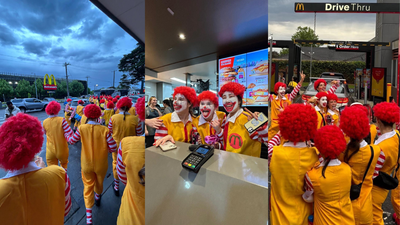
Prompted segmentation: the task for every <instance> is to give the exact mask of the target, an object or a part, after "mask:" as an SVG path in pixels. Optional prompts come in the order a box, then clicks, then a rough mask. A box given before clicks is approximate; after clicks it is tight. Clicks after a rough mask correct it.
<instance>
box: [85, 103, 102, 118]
mask: <svg viewBox="0 0 400 225" xmlns="http://www.w3.org/2000/svg"><path fill="white" fill-rule="evenodd" d="M84 114H85V116H86V117H87V118H88V119H97V118H99V117H100V116H101V109H100V107H99V106H97V105H95V104H90V105H87V106H86V107H85V110H84Z"/></svg>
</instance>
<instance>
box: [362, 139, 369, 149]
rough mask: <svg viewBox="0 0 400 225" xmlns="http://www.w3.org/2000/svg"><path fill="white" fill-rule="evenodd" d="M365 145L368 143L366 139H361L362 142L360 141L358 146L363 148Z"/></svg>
mask: <svg viewBox="0 0 400 225" xmlns="http://www.w3.org/2000/svg"><path fill="white" fill-rule="evenodd" d="M367 145H368V143H367V142H366V141H364V140H362V142H361V143H360V148H364V147H365V146H367Z"/></svg>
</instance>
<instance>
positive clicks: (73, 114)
mask: <svg viewBox="0 0 400 225" xmlns="http://www.w3.org/2000/svg"><path fill="white" fill-rule="evenodd" d="M75 113H76V108H74V109H73V110H72V113H71V117H69V119H72V118H74V116H75Z"/></svg>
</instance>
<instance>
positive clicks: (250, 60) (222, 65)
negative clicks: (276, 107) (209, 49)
mask: <svg viewBox="0 0 400 225" xmlns="http://www.w3.org/2000/svg"><path fill="white" fill-rule="evenodd" d="M218 71H219V88H221V87H222V86H223V85H224V84H226V83H227V82H236V83H239V84H242V85H244V86H245V87H246V92H245V95H244V97H243V105H244V106H268V95H269V90H268V49H263V50H259V51H255V52H249V53H246V54H241V55H236V56H232V57H228V58H223V59H220V60H219V61H218ZM219 103H220V105H221V106H222V98H220V99H219Z"/></svg>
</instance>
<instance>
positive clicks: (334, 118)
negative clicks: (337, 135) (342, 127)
mask: <svg viewBox="0 0 400 225" xmlns="http://www.w3.org/2000/svg"><path fill="white" fill-rule="evenodd" d="M327 114H328V115H330V116H331V117H332V124H333V125H335V126H339V112H335V111H332V110H330V109H328V113H327Z"/></svg>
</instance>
